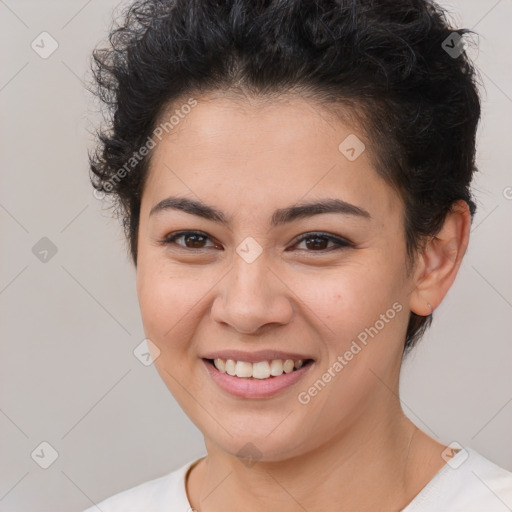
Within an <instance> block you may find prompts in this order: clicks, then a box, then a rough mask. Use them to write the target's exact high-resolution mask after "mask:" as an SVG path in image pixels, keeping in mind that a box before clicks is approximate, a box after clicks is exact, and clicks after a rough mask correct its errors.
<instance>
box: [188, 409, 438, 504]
mask: <svg viewBox="0 0 512 512" xmlns="http://www.w3.org/2000/svg"><path fill="white" fill-rule="evenodd" d="M389 405H390V404H389V403H388V404H386V407H385V408H386V410H387V413H386V414H385V415H382V414H379V415H377V416H376V417H379V418H381V419H380V420H379V421H378V422H376V421H369V418H368V417H366V418H359V419H358V421H357V424H354V425H352V426H351V427H350V429H348V430H347V431H343V432H341V433H340V434H338V435H336V436H335V437H334V438H332V439H325V440H323V444H321V445H320V446H318V447H315V449H313V450H310V451H308V452H307V453H303V454H301V455H300V456H297V457H293V458H290V459H286V460H280V461H258V462H257V463H256V464H254V465H245V464H244V463H243V462H242V461H241V460H240V459H238V458H237V457H234V456H232V455H230V454H227V453H226V452H225V451H223V450H221V449H220V448H219V447H218V446H217V445H215V444H214V443H212V442H210V441H209V440H206V447H207V451H208V456H207V457H206V458H205V459H203V460H202V461H201V462H200V463H199V464H198V465H197V467H196V468H194V471H193V472H192V473H193V475H192V474H191V478H190V479H189V482H188V483H187V486H188V489H189V500H190V503H191V505H192V507H193V508H194V509H195V510H197V511H198V512H220V511H225V510H226V504H229V507H228V508H229V509H231V510H246V511H258V510H269V509H275V510H280V511H282V512H292V511H293V512H295V511H297V510H300V509H301V508H302V509H304V510H307V511H308V512H317V511H318V512H320V511H325V510H338V511H340V512H345V511H353V510H358V512H367V511H368V512H369V511H372V512H373V511H374V510H381V511H385V510H390V511H391V510H395V511H396V510H401V509H402V508H403V507H405V506H406V505H407V504H408V503H409V502H410V501H411V500H412V499H413V498H414V496H415V495H416V494H417V493H418V492H419V491H420V490H421V488H422V487H423V486H424V485H426V483H427V482H428V481H429V480H430V479H431V478H432V477H433V476H434V474H435V473H436V472H437V471H438V470H439V469H440V468H441V467H442V465H443V463H444V461H442V459H441V457H440V456H438V457H436V456H435V454H440V453H441V451H442V450H443V448H444V447H443V445H441V444H439V443H437V442H436V441H434V440H432V439H430V438H429V437H428V436H426V435H425V434H423V433H422V432H421V431H418V429H417V428H416V427H415V425H413V424H412V423H411V422H410V421H409V420H408V419H407V418H406V417H405V416H404V415H403V413H402V411H401V409H400V407H399V403H398V400H397V401H396V403H395V404H394V407H392V408H391V410H390V408H389ZM380 412H381V413H382V411H380ZM382 418H384V419H382Z"/></svg>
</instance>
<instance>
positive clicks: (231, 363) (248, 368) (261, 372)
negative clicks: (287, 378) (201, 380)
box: [204, 358, 313, 380]
mask: <svg viewBox="0 0 512 512" xmlns="http://www.w3.org/2000/svg"><path fill="white" fill-rule="evenodd" d="M204 361H206V362H207V363H209V364H210V365H211V366H213V367H214V368H216V369H217V370H218V371H219V372H220V373H225V374H227V375H230V376H232V377H238V378H240V379H246V380H265V379H274V378H276V377H279V376H281V375H283V374H288V373H293V372H296V371H297V370H299V369H300V368H304V367H306V366H309V365H310V364H311V363H313V359H304V360H302V359H299V360H297V361H293V360H292V359H286V360H282V359H273V360H270V361H259V362H256V363H249V362H246V361H235V360H233V359H227V360H226V359H221V358H218V359H204Z"/></svg>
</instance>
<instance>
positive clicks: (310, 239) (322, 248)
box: [297, 233, 353, 252]
mask: <svg viewBox="0 0 512 512" xmlns="http://www.w3.org/2000/svg"><path fill="white" fill-rule="evenodd" d="M302 242H304V243H305V246H306V250H307V251H308V252H327V251H331V250H335V249H343V248H346V247H353V244H352V243H350V242H348V241H347V240H343V239H342V238H338V237H334V236H332V235H328V234H326V233H308V234H306V235H304V236H302V237H301V238H300V239H299V240H298V243H297V245H300V244H301V243H302ZM329 242H331V243H333V244H334V246H331V247H328V244H329Z"/></svg>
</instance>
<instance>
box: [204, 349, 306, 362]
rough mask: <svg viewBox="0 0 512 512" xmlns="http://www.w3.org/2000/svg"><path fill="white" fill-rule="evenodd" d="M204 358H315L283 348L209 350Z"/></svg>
mask: <svg viewBox="0 0 512 512" xmlns="http://www.w3.org/2000/svg"><path fill="white" fill-rule="evenodd" d="M202 358H203V359H217V358H219V359H226V360H227V359H233V361H244V362H247V363H257V362H259V361H272V360H273V359H282V360H286V359H291V360H292V361H299V360H302V361H305V360H306V359H313V358H312V357H310V356H308V355H305V354H296V353H292V352H283V351H281V350H258V351H256V352H244V351H243V350H219V351H215V352H209V353H208V354H205V355H203V356H202Z"/></svg>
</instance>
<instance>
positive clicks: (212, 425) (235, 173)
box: [137, 94, 412, 460]
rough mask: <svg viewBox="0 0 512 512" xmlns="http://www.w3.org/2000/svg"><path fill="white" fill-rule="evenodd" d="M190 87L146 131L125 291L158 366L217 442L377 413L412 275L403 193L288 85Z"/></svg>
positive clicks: (264, 439) (398, 346)
mask: <svg viewBox="0 0 512 512" xmlns="http://www.w3.org/2000/svg"><path fill="white" fill-rule="evenodd" d="M196 100H197V104H196V106H194V107H193V108H191V109H190V112H189V113H188V114H187V115H186V116H183V118H182V119H180V121H179V125H177V126H175V127H174V128H173V130H172V131H171V132H169V134H167V135H166V136H164V137H163V138H162V140H161V141H160V142H159V143H158V145H157V146H156V147H155V149H154V153H153V157H152V162H151V166H150V169H149V174H148V179H147V182H146V184H145V188H144V191H143V196H142V204H141V211H140V227H139V238H138V262H137V291H138V298H139V303H140V308H141V314H142V320H143V324H144V329H145V333H146V337H147V338H149V339H150V340H151V342H152V343H153V344H154V347H156V348H155V349H154V350H153V354H154V356H155V363H154V364H155V365H156V368H157V370H158V372H159V374H160V376H161V378H162V379H163V380H164V382H165V384H166V385H167V387H168V388H169V390H170V391H171V393H172V394H173V395H174V397H175V398H176V400H177V401H178V403H179V404H180V405H181V407H182V408H183V410H184V411H185V413H186V414H187V415H188V416H189V417H190V419H191V420H192V421H193V422H194V423H195V424H196V426H197V427H198V428H199V429H200V430H201V432H202V433H203V434H204V436H205V439H206V442H207V443H214V444H215V446H216V447H218V448H219V449H221V450H223V451H225V452H227V453H230V454H237V453H238V452H239V450H240V449H242V447H244V446H245V445H246V443H249V442H251V443H252V444H253V445H255V446H256V448H257V452H258V456H259V457H261V459H262V460H284V459H286V458H289V457H292V456H297V455H300V454H301V453H305V452H307V451H309V450H314V449H316V448H318V447H320V446H321V445H322V444H323V443H327V442H328V441H329V440H331V439H333V438H334V437H336V436H338V435H340V433H342V432H345V433H346V432H349V431H351V430H352V431H355V430H356V426H358V425H359V426H361V425H366V427H367V428H372V422H374V421H386V414H388V413H389V410H390V407H389V404H390V403H391V402H392V401H393V400H394V399H395V396H394V394H393V393H392V392H390V388H391V389H395V388H396V387H397V378H398V371H399V366H400V360H401V355H402V347H403V342H404V338H405V332H406V328H407V322H408V316H409V310H410V308H409V303H408V300H409V296H410V292H411V287H412V283H411V282H410V281H409V280H408V279H407V278H406V270H405V269H406V259H405V257H406V248H405V239H404V231H403V204H402V202H401V199H400V198H399V197H398V196H397V195H396V193H395V192H394V190H393V189H392V188H391V187H389V186H388V185H387V184H386V183H385V182H384V181H383V180H382V179H381V178H380V177H379V176H378V175H377V173H376V172H375V170H374V167H373V165H372V163H371V159H370V152H371V150H372V148H371V147H370V143H369V142H368V141H367V139H366V138H365V135H364V133H363V132H362V131H361V130H359V129H358V128H357V127H355V126H349V125H346V124H344V123H342V122H341V121H339V120H334V119H333V118H331V117H327V113H326V112H324V111H322V110H321V108H320V107H319V106H318V105H315V104H314V103H312V102H310V101H307V100H305V99H303V98H301V97H297V96H293V97H288V98H286V99H285V98H280V99H279V101H272V102H271V103H268V102H267V103H250V102H248V101H247V100H244V102H240V101H234V100H233V99H232V98H231V99H230V98H228V97H226V96H222V95H220V94H219V95H217V96H214V95H210V96H205V97H197V98H196ZM354 135H355V136H356V137H358V138H359V139H360V141H362V142H363V143H365V144H366V149H365V150H364V151H363V152H362V153H361V154H360V155H359V156H357V153H358V152H359V151H360V149H361V147H362V146H360V145H357V144H359V143H357V144H355V143H354V140H355V139H354V138H353V136H354ZM348 136H352V138H349V139H348V142H346V143H344V144H342V145H341V150H340V149H339V146H340V144H341V143H342V142H343V141H345V139H346V138H347V137H348ZM350 143H351V144H350ZM347 146H348V147H347ZM351 147H354V149H355V151H354V152H352V151H351V150H350V148H351ZM354 155H355V156H357V158H355V159H354ZM347 156H349V157H350V158H347ZM169 198H172V201H171V200H168V199H169ZM166 200H167V201H166ZM317 203H322V204H323V209H320V208H319V207H316V208H315V207H312V208H307V207H305V205H310V204H317ZM302 207H305V208H302ZM190 232H192V233H190ZM157 355H158V357H156V356H157ZM212 359H222V361H220V362H217V364H218V366H219V368H220V369H217V368H215V366H214V365H213V364H212V363H211V360H212ZM228 359H232V360H233V361H234V363H230V362H227V363H226V365H227V368H228V372H226V373H223V370H226V368H224V367H223V361H226V360H228ZM287 359H290V360H291V361H294V362H296V363H297V364H294V365H293V364H291V363H284V364H283V363H278V362H276V361H278V360H280V361H285V360H287ZM298 360H302V367H300V364H301V363H300V362H298ZM236 361H240V363H236ZM265 361H268V363H266V362H265ZM272 361H274V362H272ZM252 362H258V364H253V365H251V364H250V363H252ZM290 365H291V366H293V367H294V369H293V371H290V370H291V368H290ZM295 366H297V367H300V368H295ZM233 367H234V371H235V372H237V373H238V374H239V375H253V376H252V377H247V376H246V377H243V376H237V375H234V376H231V375H229V372H231V373H233ZM269 369H270V371H272V373H275V374H276V375H271V376H269V377H267V375H268V372H269ZM243 372H248V373H243ZM251 372H252V373H251ZM280 372H282V374H281V375H278V374H279V373H280ZM366 427H365V428H366ZM363 430H364V428H363ZM359 432H362V430H359Z"/></svg>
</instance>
